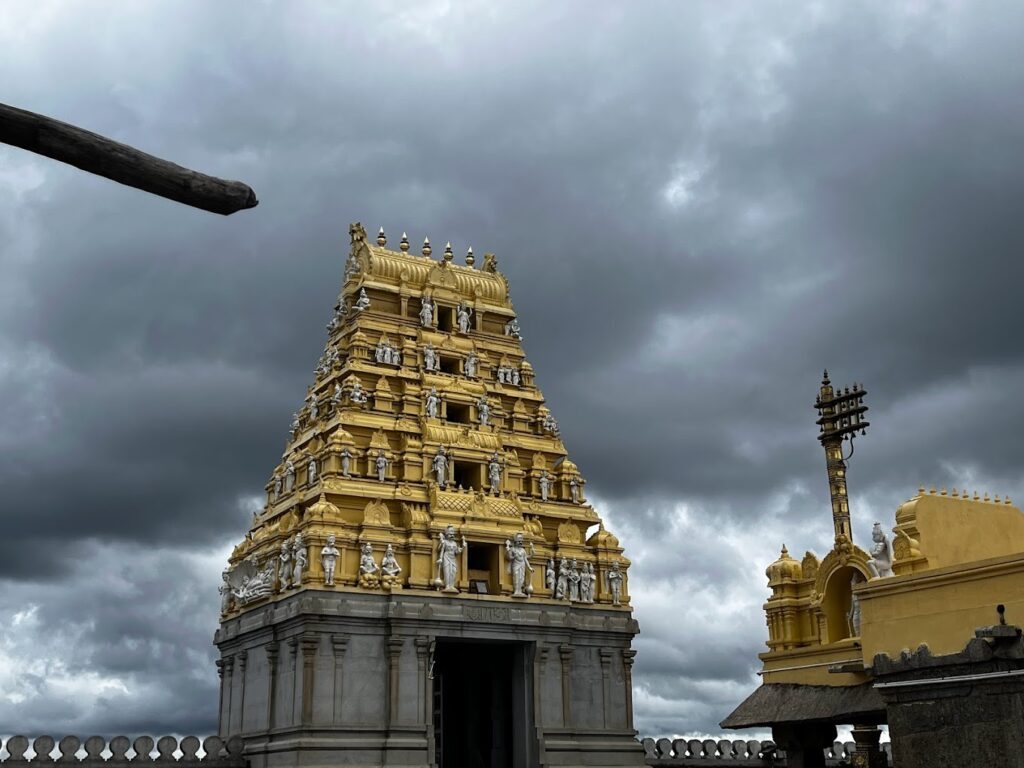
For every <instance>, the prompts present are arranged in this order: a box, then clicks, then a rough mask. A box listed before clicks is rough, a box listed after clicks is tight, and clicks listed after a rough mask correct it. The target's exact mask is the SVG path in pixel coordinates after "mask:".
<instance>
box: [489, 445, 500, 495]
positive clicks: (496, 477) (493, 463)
mask: <svg viewBox="0 0 1024 768" xmlns="http://www.w3.org/2000/svg"><path fill="white" fill-rule="evenodd" d="M487 478H488V479H489V480H490V482H491V493H493V494H494V495H495V496H497V495H498V494H499V493H501V457H500V456H498V452H497V451H495V452H494V455H493V456H491V458H490V459H489V460H488V461H487Z"/></svg>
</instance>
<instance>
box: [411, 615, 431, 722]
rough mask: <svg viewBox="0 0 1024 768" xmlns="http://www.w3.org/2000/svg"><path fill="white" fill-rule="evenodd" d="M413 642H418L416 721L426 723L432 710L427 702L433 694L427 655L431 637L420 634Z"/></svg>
mask: <svg viewBox="0 0 1024 768" xmlns="http://www.w3.org/2000/svg"><path fill="white" fill-rule="evenodd" d="M413 642H414V643H415V644H416V688H417V693H418V694H419V700H420V704H419V708H418V709H417V710H416V723H417V724H418V725H425V724H426V722H427V713H428V712H429V711H430V706H429V704H428V703H427V702H428V697H429V696H430V695H431V692H430V690H429V687H430V686H428V685H427V656H428V655H429V653H430V638H429V637H426V636H424V635H420V636H419V637H417V638H416V639H415V640H414V641H413Z"/></svg>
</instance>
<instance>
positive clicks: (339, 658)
mask: <svg viewBox="0 0 1024 768" xmlns="http://www.w3.org/2000/svg"><path fill="white" fill-rule="evenodd" d="M348 640H349V637H348V635H331V646H332V647H333V649H334V694H333V697H332V702H331V721H332V722H334V723H338V722H341V720H342V713H341V711H340V707H341V702H342V698H341V697H342V695H343V691H344V683H345V679H344V670H343V667H342V662H343V660H344V657H345V651H346V650H348Z"/></svg>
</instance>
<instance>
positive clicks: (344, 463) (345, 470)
mask: <svg viewBox="0 0 1024 768" xmlns="http://www.w3.org/2000/svg"><path fill="white" fill-rule="evenodd" d="M351 469H352V451H350V450H349V449H348V448H347V447H345V448H342V449H341V474H342V477H351V474H350V470H351Z"/></svg>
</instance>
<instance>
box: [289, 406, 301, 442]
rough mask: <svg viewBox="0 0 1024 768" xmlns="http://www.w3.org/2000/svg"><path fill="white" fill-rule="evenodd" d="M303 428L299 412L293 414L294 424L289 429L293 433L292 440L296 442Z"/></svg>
mask: <svg viewBox="0 0 1024 768" xmlns="http://www.w3.org/2000/svg"><path fill="white" fill-rule="evenodd" d="M301 428H302V422H301V421H299V414H298V413H297V412H296V413H293V414H292V423H291V424H290V425H289V427H288V429H289V431H290V432H291V435H292V440H294V439H295V438H296V436H297V435H298V434H299V429H301Z"/></svg>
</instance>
